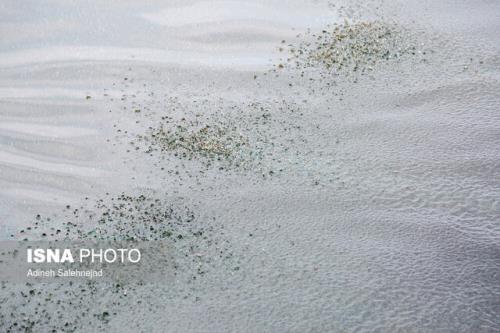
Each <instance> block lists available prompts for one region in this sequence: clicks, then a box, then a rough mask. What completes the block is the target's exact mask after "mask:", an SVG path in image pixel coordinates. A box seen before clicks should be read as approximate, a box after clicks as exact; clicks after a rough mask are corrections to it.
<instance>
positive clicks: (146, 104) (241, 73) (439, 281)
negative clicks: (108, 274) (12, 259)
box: [0, 0, 500, 332]
mask: <svg viewBox="0 0 500 333" xmlns="http://www.w3.org/2000/svg"><path fill="white" fill-rule="evenodd" d="M0 13H1V14H0V17H1V20H0V35H1V37H2V38H0V221H1V225H0V236H1V238H2V239H22V238H24V237H26V235H27V234H28V233H27V232H23V233H21V232H20V230H23V231H26V230H28V229H27V228H32V232H30V233H29V237H33V238H40V237H45V236H42V233H46V234H48V235H49V236H50V234H51V228H58V227H59V225H61V223H64V222H67V220H68V219H69V220H71V221H76V222H78V223H80V227H81V228H82V230H83V229H86V230H87V229H91V228H93V227H95V226H94V225H93V224H92V223H94V222H91V221H90V220H88V219H86V217H85V216H84V215H80V214H79V213H76V214H75V212H74V211H73V209H74V208H79V209H82V210H89V211H95V210H99V207H101V208H102V206H103V205H104V206H105V207H110V203H111V202H112V201H113V200H112V199H114V198H117V197H118V196H120V195H122V193H124V195H126V196H127V198H128V197H130V198H137V197H138V196H140V195H141V194H143V195H146V196H147V197H148V198H149V199H148V200H153V201H154V200H155V199H158V200H160V202H162V207H172V209H174V211H182V212H183V213H182V214H181V213H179V216H180V217H179V219H178V220H179V221H180V222H179V223H180V225H181V226H182V222H183V221H186V220H188V219H190V213H189V214H187V213H186V214H185V213H184V212H185V211H189V212H191V211H193V212H194V215H195V216H196V218H194V222H193V223H194V224H193V225H194V227H193V228H194V230H196V231H198V230H203V231H204V232H205V236H206V238H205V239H204V240H203V241H201V242H198V243H196V246H195V247H196V249H193V245H192V244H193V243H192V242H193V239H194V241H195V238H186V237H184V238H183V240H182V241H177V240H175V243H173V247H172V248H173V251H174V253H173V254H172V255H173V256H174V258H176V259H175V260H176V263H177V264H178V265H177V267H178V272H177V275H176V278H175V279H171V278H169V279H168V280H166V281H164V282H162V283H154V284H153V283H151V284H146V285H142V286H137V285H130V286H119V287H116V286H113V287H112V288H111V287H109V286H106V285H102V284H99V283H97V284H96V285H89V286H85V287H83V288H75V286H69V285H62V286H59V285H55V284H50V285H43V286H42V285H36V286H25V285H20V284H11V283H9V284H2V288H1V289H0V301H1V302H0V331H7V330H8V329H10V330H11V331H14V332H16V331H26V330H28V331H29V328H31V329H32V330H33V331H35V332H45V331H50V330H52V329H56V330H58V331H64V330H66V331H88V326H87V325H90V327H91V329H94V330H96V331H99V330H103V331H116V332H129V331H130V332H137V331H144V332H151V331H153V332H156V331H158V332H161V331H172V332H241V331H244V332H354V331H356V332H372V331H379V332H386V331H396V332H397V331H401V332H408V331H410V332H436V331H441V332H495V331H498V330H500V318H499V315H498V314H499V313H500V284H499V281H500V247H499V244H500V113H499V110H500V94H499V91H500V71H499V70H500V53H499V51H500V50H499V45H500V43H499V42H500V41H499V37H498V36H500V25H499V22H500V4H498V3H496V2H493V1H486V0H483V1H481V0H480V1H458V2H457V1H410V0H408V1H397V2H393V1H388V3H386V2H384V1H359V2H358V1H354V2H353V1H349V2H345V3H343V2H342V1H337V2H336V1H333V2H330V3H328V2H325V1H310V2H309V1H286V2H279V1H248V2H243V1H241V2H235V1H171V2H170V3H169V4H168V5H166V4H161V3H160V2H155V1H146V2H143V3H141V5H138V4H133V3H132V2H123V3H122V4H121V5H120V6H118V5H116V4H103V3H101V2H100V3H99V4H97V3H94V2H92V1H90V2H85V3H81V4H79V5H78V8H75V7H74V5H69V4H68V3H66V2H63V1H60V2H59V1H53V2H49V3H47V4H45V5H41V4H39V3H38V2H34V1H33V2H23V4H20V3H18V2H16V1H12V2H9V1H7V2H4V3H2V4H1V5H0ZM344 19H348V20H349V21H350V22H353V23H356V22H371V21H377V22H384V23H387V24H391V26H393V25H394V26H396V27H399V28H398V29H397V33H396V35H395V36H396V38H394V39H391V40H390V41H389V43H388V44H384V45H389V47H391V48H398V47H399V46H401V45H403V44H404V45H405V46H407V45H408V44H411V45H412V46H415V50H416V52H415V54H411V52H410V53H407V54H406V55H405V56H402V57H401V58H397V59H392V58H391V60H389V61H385V60H384V61H376V62H375V63H372V61H371V60H370V61H368V58H367V57H366V54H361V55H359V54H357V53H356V54H355V55H354V56H355V57H358V58H357V59H359V60H360V62H359V66H360V67H361V68H365V70H366V72H365V73H364V74H363V75H361V74H359V73H357V72H356V73H355V72H354V70H353V67H352V66H351V65H349V64H351V62H345V63H346V64H348V65H346V66H345V69H343V72H342V71H340V72H338V73H332V72H331V71H329V70H327V69H326V68H323V67H321V66H320V65H319V64H317V63H313V64H312V65H311V64H309V63H308V62H309V59H306V58H300V59H302V60H301V61H300V62H299V65H298V66H292V64H293V63H290V64H287V63H286V58H287V57H288V56H289V54H288V53H287V52H288V51H289V49H290V48H299V47H301V48H307V47H308V45H311V44H309V43H312V42H313V41H314V40H315V38H316V36H314V35H315V34H322V33H323V32H322V31H323V30H324V29H327V27H328V26H329V25H332V24H334V23H338V24H344V23H343V22H344V21H343V20H344ZM356 36H358V35H356ZM356 36H355V37H354V38H356ZM363 38H367V37H366V36H365V37H363ZM283 41H284V42H283ZM354 45H355V46H356V45H357V44H355V43H354ZM374 45H378V44H374ZM356 47H357V46H356ZM377 47H378V46H377ZM280 49H282V50H280ZM405 49H406V48H405ZM391 50H392V49H391ZM370 52H372V53H373V52H374V51H373V49H372V50H371V51H370ZM424 52H425V53H424ZM375 55H376V56H382V53H380V52H379V53H375ZM329 59H330V60H331V59H332V58H329ZM334 59H335V60H336V61H337V59H338V58H334ZM306 60H307V61H306ZM306 63H307V65H304V64H306ZM336 63H338V62H336ZM280 64H284V65H282V66H280ZM368 67H370V69H368ZM207 124H208V125H209V126H213V125H214V124H220V126H221V127H222V128H224V129H225V131H223V132H217V133H218V134H217V135H215V136H211V137H209V138H208V139H207V137H206V135H208V136H210V135H213V133H215V132H210V131H208V132H201V133H202V134H203V133H208V134H206V135H205V134H203V135H204V136H200V134H199V133H200V132H198V131H199V130H200V128H204V127H205V126H206V125H207ZM177 125H182V126H183V128H186V129H187V130H188V134H182V137H183V138H188V139H189V140H193V139H192V138H195V141H196V140H197V141H196V142H197V143H196V145H189V146H187V147H188V148H187V149H186V148H183V147H186V146H185V145H178V144H168V145H163V146H162V145H159V146H158V145H155V144H153V146H151V143H152V142H153V143H154V142H156V141H154V140H155V139H153V138H151V133H155V130H157V129H158V128H159V126H164V128H176V126H177ZM189 131H191V132H189ZM193 133H195V134H193ZM221 133H222V134H221ZM227 133H229V134H227ZM176 135H179V134H176ZM200 137H201V139H200ZM166 138H167V139H168V138H170V136H166ZM204 140H205V141H204ZM200 142H201V143H200ZM242 142H244V143H245V145H244V146H243V147H242V146H241V145H240V144H241V143H242ZM151 147H152V148H151ZM158 147H160V148H158ZM161 147H163V149H162V148H161ZM165 147H167V148H165ZM193 147H194V148H193ZM200 147H201V148H200ZM221 147H223V148H221ZM196 149H198V150H200V149H201V153H200V152H199V151H198V152H196V151H195V152H193V151H194V150H196ZM250 152H256V153H255V155H252V154H250ZM221 156H222V160H218V158H219V157H221ZM225 156H230V160H229V161H227V160H226V157H225ZM235 156H236V157H237V158H235ZM233 160H236V161H243V162H242V164H243V166H242V165H240V164H239V163H234V162H233ZM100 200H102V201H100ZM148 202H149V201H148ZM163 203H164V204H163ZM67 205H70V207H71V209H69V210H68V208H66V207H67ZM138 211H139V212H140V214H139V215H141V216H142V214H144V211H143V210H142V208H141V209H139V210H138ZM155 211H156V210H155ZM38 214H40V219H39V221H42V222H43V223H42V222H40V225H39V227H38V228H37V229H36V230H34V229H33V228H34V226H35V224H34V223H36V221H38V219H37V218H36V216H37V215H38ZM113 214H115V215H113V216H114V217H116V216H120V211H119V209H118V210H113ZM188 215H189V216H188ZM82 216H83V217H82ZM47 218H50V220H49V221H47V220H46V219H47ZM125 218H129V217H125ZM115 222H116V223H117V225H118V226H119V225H120V219H119V218H116V221H115ZM125 222H126V223H122V224H123V225H126V226H127V227H128V226H129V225H132V224H130V223H128V222H129V221H128V220H127V221H125ZM37 226H38V225H37ZM44 228H45V229H44ZM180 228H181V229H182V227H180ZM181 229H180V230H181ZM176 230H177V229H176ZM182 230H184V229H182ZM113 232H116V231H115V229H113ZM54 237H56V238H57V237H58V236H57V235H55V236H54ZM172 242H174V240H172ZM200 272H201V273H200ZM193 277H194V278H193ZM31 290H33V292H31ZM68 291H69V292H68ZM44 309H45V312H44ZM23 325H24V326H23Z"/></svg>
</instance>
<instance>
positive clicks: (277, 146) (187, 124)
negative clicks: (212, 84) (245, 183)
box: [130, 100, 302, 177]
mask: <svg viewBox="0 0 500 333" xmlns="http://www.w3.org/2000/svg"><path fill="white" fill-rule="evenodd" d="M218 105H219V108H218V109H216V110H210V111H207V112H205V113H203V112H193V111H192V110H190V108H186V109H185V110H184V111H186V112H184V113H183V114H184V116H183V117H182V118H180V119H178V118H175V117H174V116H162V117H161V119H159V121H158V122H157V123H156V124H154V125H153V126H150V127H149V130H148V131H147V132H146V133H145V134H140V135H137V136H136V139H134V140H132V141H131V142H130V143H131V144H132V145H133V146H134V147H135V149H134V150H135V151H143V152H145V153H148V154H150V155H151V156H157V157H160V160H161V159H162V158H170V157H174V158H175V159H178V160H192V161H198V162H201V164H202V166H204V167H205V169H210V168H212V169H217V170H219V171H223V170H224V171H228V172H231V171H236V172H240V171H241V172H246V173H248V172H254V173H257V174H262V175H263V176H264V177H269V176H271V175H275V174H277V173H279V172H281V171H283V165H282V163H283V160H282V159H280V156H282V154H283V153H287V152H290V151H291V147H293V145H292V144H293V142H292V141H293V140H294V139H293V138H300V135H298V136H297V135H296V134H298V133H300V128H301V126H300V123H297V120H299V121H300V117H301V115H302V114H301V113H300V112H298V111H297V107H296V106H295V105H293V104H290V103H287V102H285V101H276V102H275V103H272V104H271V106H269V105H265V106H264V105H262V104H261V103H256V102H253V103H249V104H248V105H244V106H243V107H242V106H235V105H230V104H228V103H227V101H224V100H220V101H219V103H218ZM184 107H185V106H184ZM294 132H297V133H294ZM292 133H293V134H292ZM170 162H171V160H170ZM170 162H169V163H164V164H162V163H159V165H161V166H162V168H163V167H164V166H168V165H170V166H172V165H173V164H175V163H173V164H172V163H170ZM201 170H202V169H201ZM175 172H176V173H177V172H178V170H176V171H175Z"/></svg>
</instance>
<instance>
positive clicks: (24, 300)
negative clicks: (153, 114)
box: [0, 193, 239, 332]
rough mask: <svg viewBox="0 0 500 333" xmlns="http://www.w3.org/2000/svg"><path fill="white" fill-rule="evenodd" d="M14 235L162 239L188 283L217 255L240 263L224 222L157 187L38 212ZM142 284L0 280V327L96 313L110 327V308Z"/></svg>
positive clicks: (43, 325)
mask: <svg viewBox="0 0 500 333" xmlns="http://www.w3.org/2000/svg"><path fill="white" fill-rule="evenodd" d="M86 199H87V200H88V198H86ZM13 236H14V237H15V238H18V239H19V238H22V239H24V240H25V241H28V240H47V241H66V240H77V241H91V242H114V241H133V242H137V241H144V242H149V241H164V242H166V243H167V244H169V246H168V248H169V249H170V250H171V251H173V252H174V253H169V254H168V255H169V256H173V257H175V258H176V261H175V262H172V263H170V264H171V267H170V268H169V269H172V270H173V272H172V274H173V275H174V276H175V277H176V279H185V280H187V282H188V283H190V282H192V281H195V280H197V279H200V278H201V277H203V276H205V275H206V274H207V273H209V271H210V269H211V268H212V267H213V265H214V262H217V263H223V265H224V267H225V268H226V269H228V270H230V271H236V270H239V266H238V265H239V264H238V263H237V260H238V259H237V258H236V256H234V255H233V252H232V250H231V244H230V243H229V242H228V241H227V240H226V239H225V238H224V231H223V226H220V225H217V224H216V223H215V221H214V219H213V218H201V217H200V216H197V215H196V214H195V212H194V210H193V207H189V206H187V205H185V204H183V200H182V199H176V200H173V201H172V200H165V199H159V196H157V195H146V194H140V195H127V194H125V193H122V194H120V195H118V196H115V197H111V196H109V197H107V198H105V199H98V200H96V201H95V202H93V203H90V202H88V204H87V205H82V206H79V207H76V208H75V207H71V206H70V205H68V206H66V209H65V210H64V212H63V213H62V214H61V215H60V216H56V217H52V218H50V217H46V218H45V217H42V216H41V215H37V216H36V217H35V220H34V222H33V224H32V226H30V227H27V228H25V229H23V230H20V231H19V234H18V235H13ZM141 285H142V282H140V281H135V282H134V281H131V282H127V283H124V282H119V283H116V284H114V285H112V287H110V284H109V283H108V282H106V281H103V282H102V283H101V282H99V281H97V280H88V281H75V282H54V283H43V284H41V283H40V284H39V283H37V284H32V283H26V284H25V285H22V284H18V285H11V284H8V283H5V282H2V284H1V288H2V290H3V291H4V292H2V293H1V294H0V301H1V303H2V304H3V305H2V308H3V310H2V311H0V331H2V332H3V331H5V332H19V331H24V332H41V331H44V332H45V331H47V332H74V331H75V330H78V329H81V328H82V327H83V326H82V325H84V323H85V322H86V321H93V322H95V319H98V321H97V325H98V326H100V327H102V328H103V330H105V326H106V324H107V323H108V321H109V320H110V319H111V318H112V317H113V316H114V315H116V310H112V309H117V308H119V306H120V304H121V305H123V306H124V305H125V304H128V302H129V300H130V295H131V294H133V293H135V291H136V289H137V286H141ZM7 291H8V292H7ZM103 300H107V301H106V302H105V303H103ZM110 302H112V303H113V304H111V305H110V304H108V303H110ZM139 302H142V301H140V300H139ZM97 304H98V305H97ZM117 306H118V307H117ZM70 308H77V309H78V313H79V314H78V315H75V311H68V310H69V309H70ZM8 309H9V310H8Z"/></svg>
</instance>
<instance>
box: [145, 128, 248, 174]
mask: <svg viewBox="0 0 500 333" xmlns="http://www.w3.org/2000/svg"><path fill="white" fill-rule="evenodd" d="M199 126H200V124H199V123H198V122H194V123H190V124H186V125H184V124H179V125H177V126H175V127H174V128H173V129H169V128H168V127H166V126H165V125H164V124H162V125H160V127H159V128H156V129H153V130H152V131H151V133H150V139H151V143H152V146H151V149H154V147H157V148H158V149H159V150H160V151H161V152H174V154H177V155H176V156H181V157H183V158H188V159H192V158H201V159H202V160H203V161H204V162H205V163H206V164H209V163H210V162H211V161H214V160H217V161H224V162H225V163H226V164H227V165H228V166H235V167H240V166H242V165H244V164H245V162H246V160H245V159H246V157H247V156H248V155H250V154H251V147H250V146H249V141H248V139H247V138H246V137H244V136H243V135H242V134H241V132H240V131H239V130H238V128H237V127H236V126H224V124H210V125H209V124H203V125H201V127H199Z"/></svg>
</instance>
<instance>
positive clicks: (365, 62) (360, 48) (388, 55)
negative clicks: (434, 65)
mask: <svg viewBox="0 0 500 333" xmlns="http://www.w3.org/2000/svg"><path fill="white" fill-rule="evenodd" d="M310 37H311V38H307V36H306V38H305V40H303V41H302V42H300V43H299V44H298V45H288V51H289V53H290V56H289V57H288V58H287V59H286V60H284V61H283V63H280V64H278V65H277V69H283V68H285V67H286V66H287V67H292V68H293V67H295V68H299V69H305V68H318V67H319V68H324V69H326V70H327V71H328V72H329V73H333V74H335V75H342V76H343V77H348V76H350V75H354V74H360V75H363V74H366V73H368V72H370V71H372V70H374V68H375V67H376V66H377V65H379V64H380V63H387V62H390V61H394V60H397V59H400V58H402V57H404V56H414V55H417V53H419V52H422V51H420V50H419V47H418V42H417V41H416V38H414V36H412V34H411V33H409V32H406V31H405V29H404V28H402V27H400V26H398V25H395V24H388V23H383V22H380V21H371V22H357V23H349V22H347V21H346V22H344V23H343V24H334V25H332V26H329V27H328V28H326V29H325V30H322V31H321V32H320V33H317V34H312V35H311V36H310ZM282 43H286V41H282ZM280 50H284V48H280Z"/></svg>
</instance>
